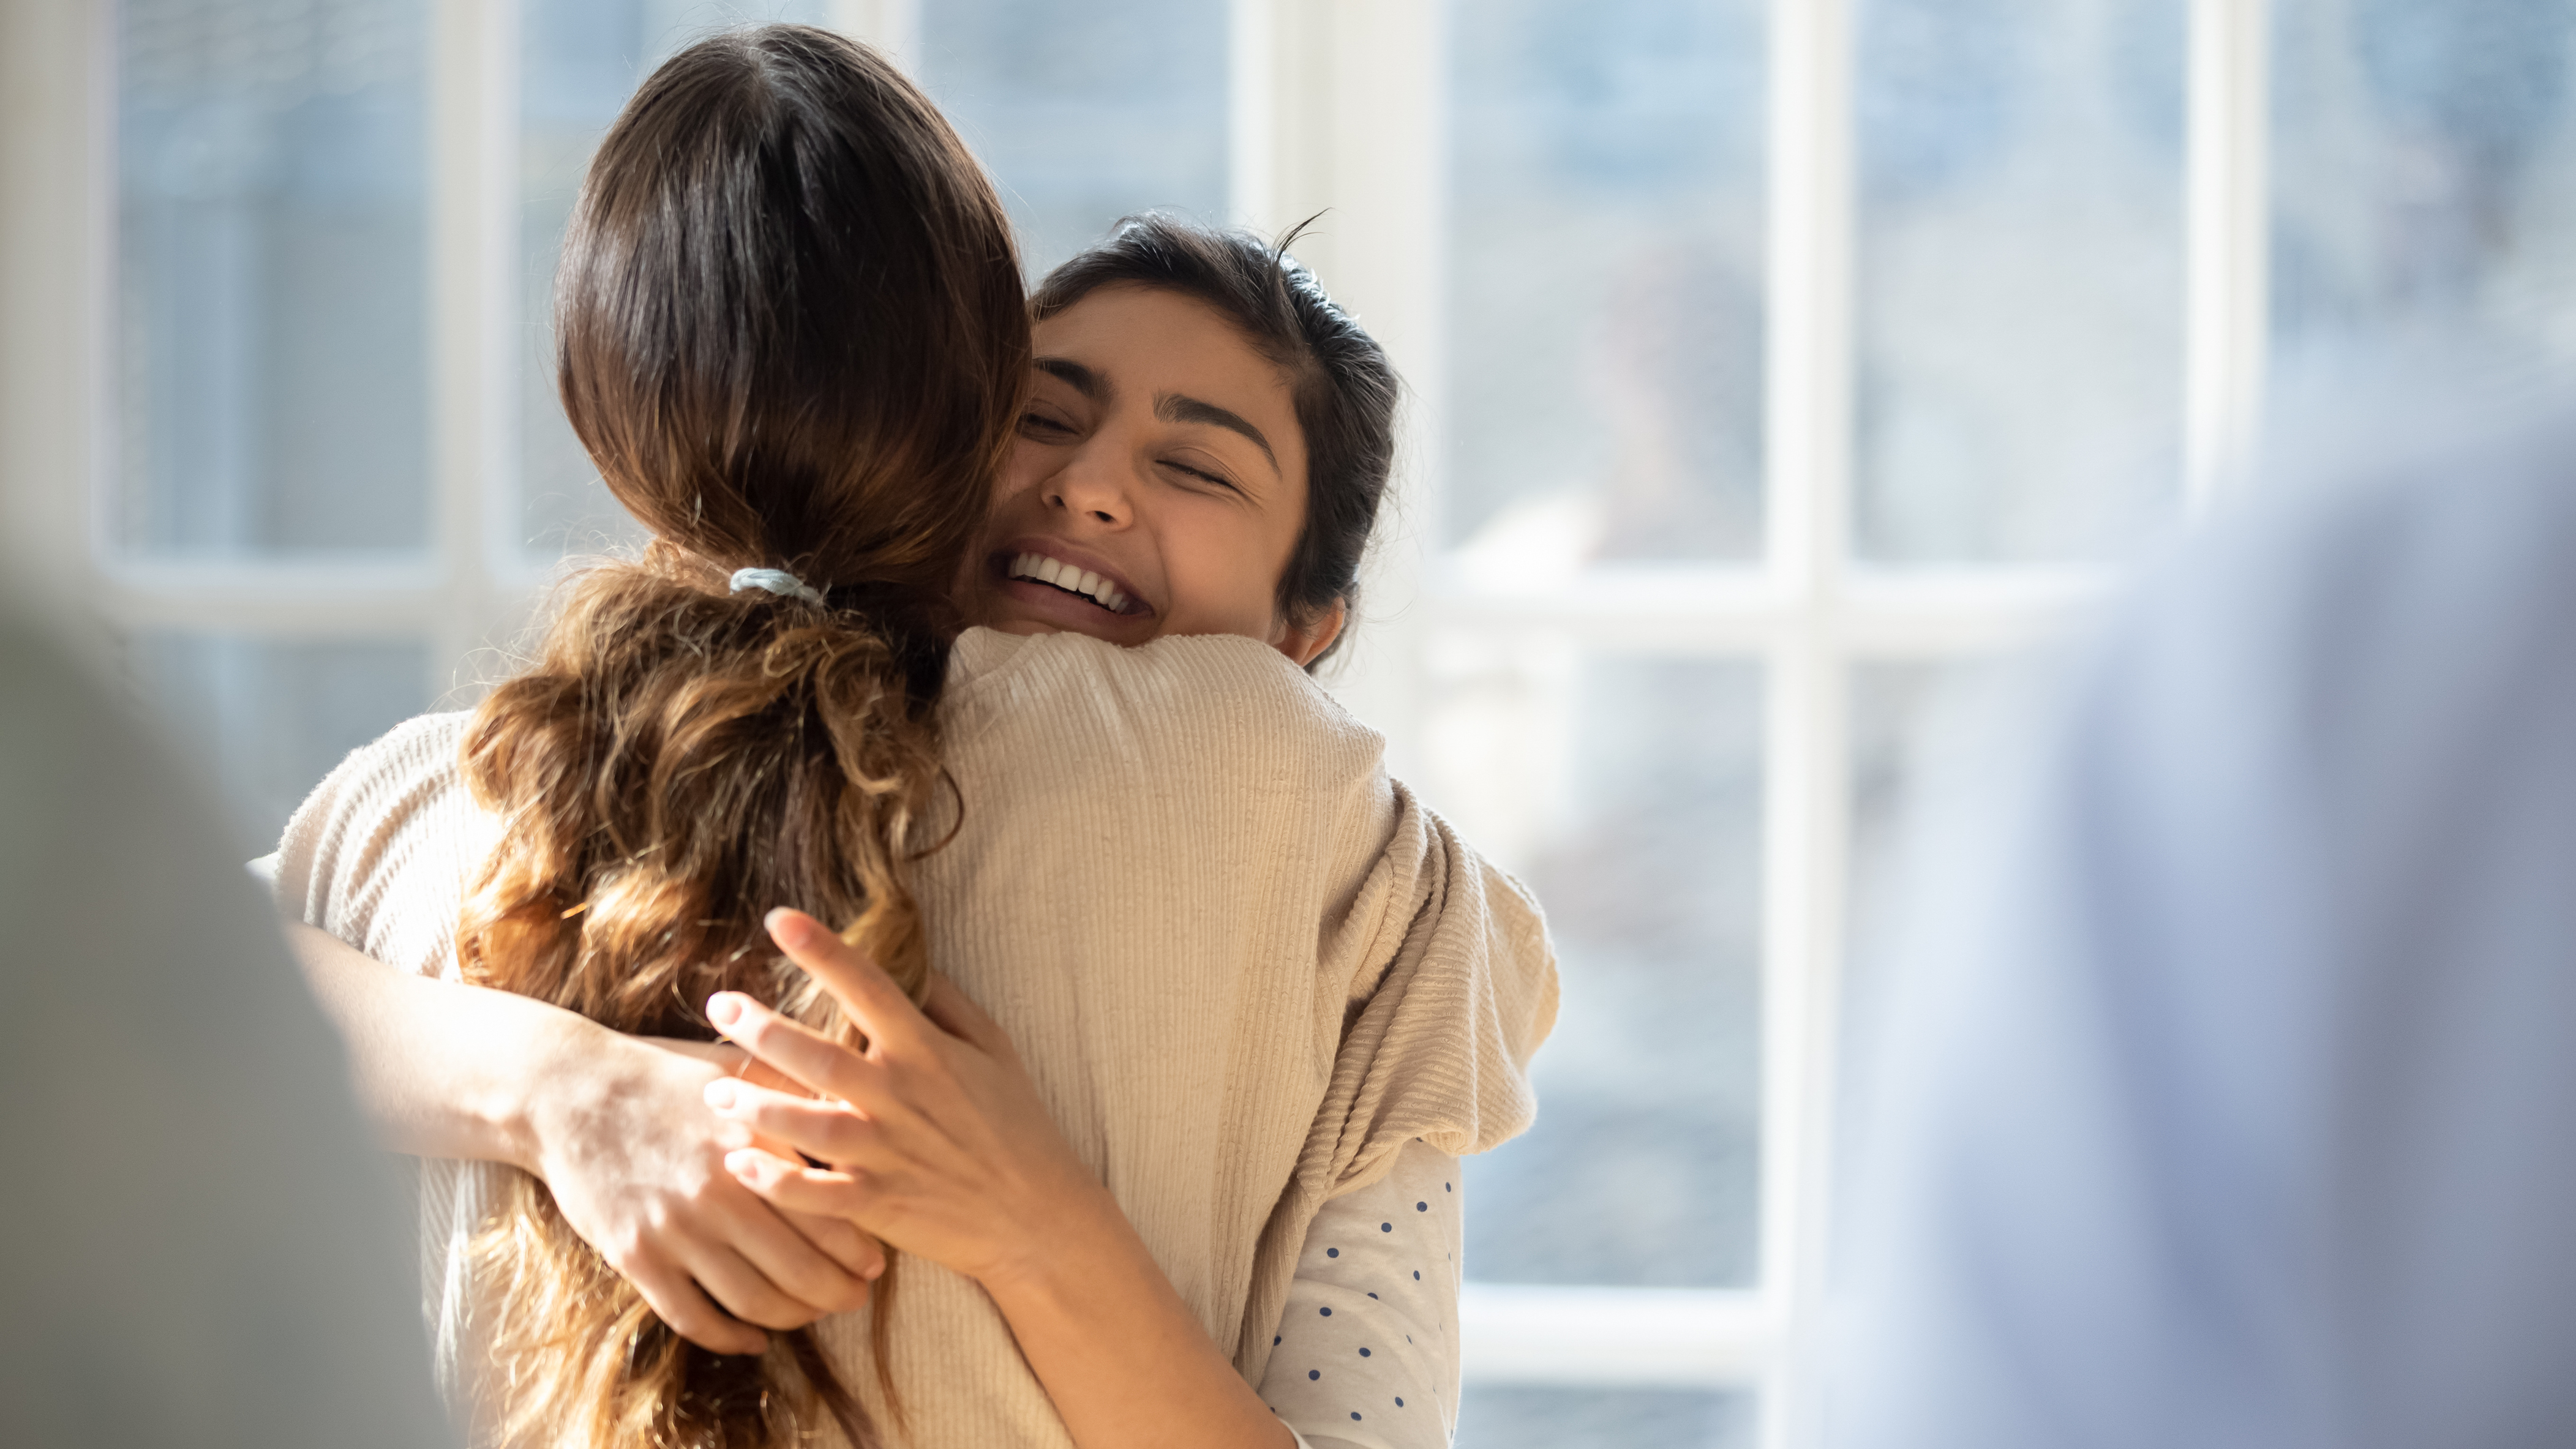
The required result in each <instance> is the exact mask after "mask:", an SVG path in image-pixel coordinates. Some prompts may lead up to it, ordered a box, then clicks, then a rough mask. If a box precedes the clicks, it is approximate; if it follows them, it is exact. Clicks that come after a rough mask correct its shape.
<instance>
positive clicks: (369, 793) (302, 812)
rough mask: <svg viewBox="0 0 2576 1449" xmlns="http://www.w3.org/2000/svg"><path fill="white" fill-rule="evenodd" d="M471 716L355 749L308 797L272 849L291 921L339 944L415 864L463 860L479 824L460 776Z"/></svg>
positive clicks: (422, 720) (428, 723)
mask: <svg viewBox="0 0 2576 1449" xmlns="http://www.w3.org/2000/svg"><path fill="white" fill-rule="evenodd" d="M471 719H472V716H471V715H470V714H466V713H463V712H457V713H448V714H431V715H422V716H420V717H418V718H416V719H411V720H406V721H404V722H403V723H401V724H399V725H396V726H394V727H393V728H392V729H391V730H388V731H386V732H385V734H384V735H383V736H381V737H380V738H378V739H377V740H375V741H374V742H373V743H370V744H366V745H361V746H360V747H358V748H357V749H355V750H352V751H351V752H350V753H349V756H348V758H346V759H344V760H342V761H341V762H340V764H339V767H338V768H336V769H334V770H333V771H332V772H331V773H330V774H329V775H327V776H325V777H324V778H323V780H322V783H321V784H319V785H316V786H314V787H313V793H311V794H310V795H307V796H306V797H305V799H304V803H303V804H302V805H300V806H298V807H297V808H296V811H295V814H294V816H293V817H292V818H290V819H289V820H288V821H287V824H286V833H285V835H284V836H283V838H282V839H281V840H280V841H279V844H278V853H277V881H276V888H277V899H278V903H279V905H280V907H281V908H282V909H284V910H286V911H288V912H289V913H291V914H295V915H298V916H300V917H301V918H302V919H304V920H306V921H308V922H311V923H312V924H315V925H319V926H322V927H324V928H325V929H329V930H332V931H334V932H336V933H340V934H343V935H346V934H347V932H346V930H345V929H344V924H345V922H346V918H347V917H348V915H349V913H350V912H351V911H352V910H355V909H359V908H360V907H361V905H362V903H364V902H368V901H371V900H374V899H376V898H378V897H380V896H381V895H382V893H383V891H384V889H385V885H386V882H387V881H388V879H389V878H390V877H391V875H392V874H394V873H395V872H396V871H398V870H399V869H401V868H402V867H403V866H405V865H406V864H408V863H409V862H410V861H411V860H413V859H414V858H415V857H418V856H421V855H423V854H433V855H438V856H441V857H445V856H448V855H455V856H458V857H459V858H466V857H469V856H470V855H471V854H472V853H473V850H472V845H471V844H470V843H469V842H467V841H466V839H465V837H466V836H468V835H472V834H474V833H475V832H474V831H473V829H472V826H473V824H474V822H475V821H476V819H477V818H478V817H479V815H480V811H479V810H478V809H477V808H476V807H475V805H474V803H473V800H472V798H471V796H470V795H469V793H468V792H467V790H466V789H465V785H464V781H463V779H462V778H461V775H460V773H459V766H458V752H459V749H460V748H461V746H462V744H463V741H464V738H465V731H466V728H467V725H468V724H469V722H470V721H471Z"/></svg>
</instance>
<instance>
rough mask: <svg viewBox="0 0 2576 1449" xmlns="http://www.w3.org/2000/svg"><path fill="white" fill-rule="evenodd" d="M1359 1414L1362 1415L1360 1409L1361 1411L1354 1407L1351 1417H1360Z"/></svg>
mask: <svg viewBox="0 0 2576 1449" xmlns="http://www.w3.org/2000/svg"><path fill="white" fill-rule="evenodd" d="M1359 1416H1360V1411H1359V1410H1357V1409H1353V1410H1351V1417H1352V1418H1354V1419H1356V1418H1358V1417H1359Z"/></svg>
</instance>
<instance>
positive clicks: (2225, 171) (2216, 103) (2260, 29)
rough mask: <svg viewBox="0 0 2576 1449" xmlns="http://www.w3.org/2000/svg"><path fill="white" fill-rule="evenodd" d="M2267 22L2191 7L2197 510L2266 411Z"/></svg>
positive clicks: (2190, 353)
mask: <svg viewBox="0 0 2576 1449" xmlns="http://www.w3.org/2000/svg"><path fill="white" fill-rule="evenodd" d="M2270 20H2271V11H2270V7H2269V6H2267V5H2262V4H2258V3H2254V0H2192V6H2191V19H2190V25H2191V44H2190V52H2189V53H2190V70H2189V73H2188V75H2187V77H2186V79H2185V89H2186V91H2187V93H2188V99H2189V113H2190V150H2189V156H2188V160H2187V168H2186V171H2185V173H2184V180H2183V188H2184V195H2183V202H2184V205H2183V214H2184V217H2185V221H2184V225H2185V227H2186V228H2187V235H2188V240H2187V243H2186V245H2187V250H2188V260H2187V263H2186V266H2187V271H2186V281H2185V284H2184V304H2183V305H2184V308H2185V315H2184V318H2183V337H2184V344H2183V359H2184V360H2183V369H2184V370H2183V399H2184V402H2183V407H2184V419H2183V437H2184V470H2185V476H2184V496H2185V499H2186V501H2187V505H2188V507H2189V509H2190V510H2191V511H2194V512H2197V511H2199V510H2201V509H2203V508H2206V507H2207V506H2208V505H2209V503H2210V501H2211V500H2212V498H2213V497H2214V496H2215V494H2216V493H2217V491H2218V489H2219V488H2220V487H2222V486H2223V485H2224V483H2225V481H2226V479H2227V477H2228V475H2229V474H2230V472H2231V471H2232V470H2234V469H2235V468H2237V467H2238V466H2240V465H2241V464H2242V463H2243V462H2244V460H2245V450H2246V448H2247V446H2248V445H2249V444H2250V443H2251V441H2252V437H2253V429H2254V426H2255V421H2256V418H2257V415H2258V413H2259V410H2260V408H2261V406H2262V394H2263V372H2264V366H2265V355H2264V354H2265V350H2266V342H2267V337H2266V330H2265V329H2266V324H2267V320H2268V319H2267V313H2268V310H2269V307H2268V300H2267V298H2268V290H2269V278H2268V276H2267V272H2268V262H2269V247H2268V234H2269V230H2270V227H2269V220H2270V204H2269V199H2270V191H2269V185H2268V181H2267V173H2268V166H2267V157H2266V152H2267V150H2268V148H2269V139H2270V137H2269V132H2270V129H2271V127H2270V110H2269V91H2270V85H2269V81H2270V75H2269V70H2268V64H2267V56H2268V52H2269V49H2270V47H2269V43H2268V42H2269V38H2270V37H2269V35H2268V34H2267V29H2266V28H2267V26H2268V25H2269V24H2270Z"/></svg>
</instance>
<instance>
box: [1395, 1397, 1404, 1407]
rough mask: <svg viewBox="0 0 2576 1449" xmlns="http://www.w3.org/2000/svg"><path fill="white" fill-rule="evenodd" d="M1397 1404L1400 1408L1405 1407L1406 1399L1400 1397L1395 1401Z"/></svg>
mask: <svg viewBox="0 0 2576 1449" xmlns="http://www.w3.org/2000/svg"><path fill="white" fill-rule="evenodd" d="M1395 1406H1396V1407H1397V1408H1399V1409H1401V1408H1403V1407H1404V1400H1402V1399H1398V1400H1396V1401H1395Z"/></svg>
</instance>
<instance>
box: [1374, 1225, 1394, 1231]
mask: <svg viewBox="0 0 2576 1449" xmlns="http://www.w3.org/2000/svg"><path fill="white" fill-rule="evenodd" d="M1377 1230H1378V1231H1379V1232H1381V1233H1391V1232H1394V1231H1395V1224H1393V1223H1380V1224H1378V1225H1377Z"/></svg>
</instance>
